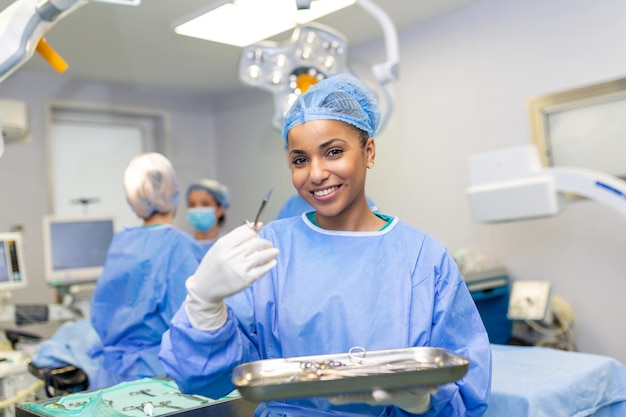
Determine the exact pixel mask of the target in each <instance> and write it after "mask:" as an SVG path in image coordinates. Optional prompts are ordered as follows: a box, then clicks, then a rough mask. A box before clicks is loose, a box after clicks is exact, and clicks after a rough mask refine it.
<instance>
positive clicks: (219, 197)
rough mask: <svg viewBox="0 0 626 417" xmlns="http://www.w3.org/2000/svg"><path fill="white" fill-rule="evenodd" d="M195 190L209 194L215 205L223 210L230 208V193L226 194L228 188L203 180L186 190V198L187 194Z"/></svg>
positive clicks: (213, 181) (215, 182) (212, 181)
mask: <svg viewBox="0 0 626 417" xmlns="http://www.w3.org/2000/svg"><path fill="white" fill-rule="evenodd" d="M195 190H202V191H206V192H207V193H209V194H211V195H212V196H213V198H214V199H215V201H216V202H217V204H219V205H220V206H222V207H224V208H228V207H229V206H230V193H229V192H228V187H227V186H225V185H222V184H220V183H219V182H217V181H215V180H209V179H205V180H198V181H196V182H194V183H193V184H191V185H190V186H189V188H187V198H189V194H190V193H191V192H192V191H195Z"/></svg>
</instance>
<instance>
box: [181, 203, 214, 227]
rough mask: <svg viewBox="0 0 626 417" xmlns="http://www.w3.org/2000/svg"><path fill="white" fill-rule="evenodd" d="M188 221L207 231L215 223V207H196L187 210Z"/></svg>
mask: <svg viewBox="0 0 626 417" xmlns="http://www.w3.org/2000/svg"><path fill="white" fill-rule="evenodd" d="M187 221H188V222H189V223H191V225H192V226H193V227H195V228H196V229H198V230H200V231H201V232H206V231H207V230H209V229H210V228H212V227H213V226H214V225H215V222H216V221H217V218H216V217H215V207H195V208H190V209H188V210H187Z"/></svg>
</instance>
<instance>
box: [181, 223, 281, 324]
mask: <svg viewBox="0 0 626 417" xmlns="http://www.w3.org/2000/svg"><path fill="white" fill-rule="evenodd" d="M257 226H258V227H257V229H258V230H260V228H261V227H262V224H260V223H259V224H258V225H257ZM277 256H278V249H276V248H274V247H273V246H272V244H271V243H270V242H269V241H268V240H265V239H261V238H260V237H259V235H258V234H257V232H256V230H253V229H252V227H251V226H250V225H249V224H244V225H241V226H239V227H237V228H236V229H233V230H232V231H231V232H229V233H228V234H226V235H224V236H223V237H221V238H219V239H218V240H217V242H215V244H214V245H213V246H212V247H211V249H209V251H208V252H207V253H206V255H204V258H203V259H202V262H200V265H199V266H198V269H196V272H195V273H194V274H193V275H192V276H191V277H189V278H188V279H187V282H186V286H187V298H186V300H185V310H186V311H187V316H188V317H189V322H190V323H191V325H192V326H193V327H195V328H197V329H202V330H215V329H218V328H220V327H222V326H223V325H224V323H225V322H226V317H227V312H226V305H225V304H224V298H226V297H228V296H230V295H233V294H236V293H238V292H239V291H241V290H243V289H245V288H247V287H248V286H249V285H250V284H252V283H253V282H254V281H256V280H257V279H259V278H261V277H262V276H263V275H265V274H266V273H267V271H269V270H270V269H272V268H273V267H274V266H275V265H276V257H277Z"/></svg>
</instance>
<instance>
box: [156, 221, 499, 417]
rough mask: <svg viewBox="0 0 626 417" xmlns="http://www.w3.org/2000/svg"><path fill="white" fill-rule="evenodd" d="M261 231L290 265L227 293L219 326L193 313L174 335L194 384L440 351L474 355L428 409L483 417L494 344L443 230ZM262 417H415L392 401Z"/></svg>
mask: <svg viewBox="0 0 626 417" xmlns="http://www.w3.org/2000/svg"><path fill="white" fill-rule="evenodd" d="M260 235H261V236H262V237H263V238H265V239H268V240H269V241H271V242H272V243H273V245H274V246H275V247H277V248H279V249H280V255H279V257H278V263H277V266H276V267H275V268H273V269H272V270H271V271H270V272H268V273H267V275H266V276H264V277H262V278H261V279H260V280H258V281H257V282H255V283H254V284H253V285H252V286H251V287H249V288H247V289H246V290H244V291H242V292H240V293H238V294H236V295H234V296H232V297H230V298H228V299H227V306H228V319H227V321H226V324H225V325H224V326H223V327H221V328H219V329H217V330H215V331H201V330H198V329H195V328H193V327H192V326H191V325H190V323H189V320H188V317H187V315H186V312H185V309H184V308H181V309H180V310H179V311H178V312H177V313H176V315H175V316H174V318H173V320H172V323H171V326H170V330H169V331H168V332H166V333H165V335H164V337H163V342H162V345H161V354H160V359H161V361H162V363H163V365H164V369H165V371H166V374H167V375H169V376H171V377H172V378H173V379H174V380H175V381H176V383H177V384H178V386H179V387H181V389H182V390H183V391H185V392H188V393H196V394H203V395H206V396H209V397H213V398H219V397H220V396H222V395H224V394H226V393H228V392H230V390H232V389H233V384H232V382H231V375H232V370H233V369H234V367H235V366H236V365H239V364H241V363H246V362H251V361H256V360H260V359H270V358H286V357H295V356H307V355H320V354H332V353H337V354H342V353H346V352H348V350H349V349H350V348H351V347H354V346H363V347H365V348H366V349H368V350H379V349H394V348H406V347H418V346H431V347H440V348H445V349H449V350H452V351H454V352H457V353H458V354H460V355H463V356H465V357H467V358H469V359H470V360H471V364H470V367H469V369H468V372H467V374H466V375H465V376H464V377H463V378H462V379H461V380H459V381H457V382H456V383H448V384H445V385H441V386H439V389H438V391H437V392H436V393H435V394H433V395H432V396H431V404H432V407H431V409H430V411H429V412H428V413H427V414H426V415H428V416H446V417H450V416H467V417H473V416H480V415H482V414H483V413H484V412H485V410H486V408H487V401H488V398H489V393H490V388H491V349H490V345H489V339H488V336H487V332H486V331H485V327H484V325H483V323H482V320H481V318H480V316H479V313H478V310H477V309H476V306H475V304H474V302H473V300H472V297H471V295H470V293H469V291H468V289H467V286H466V284H465V282H464V280H463V278H462V276H461V274H460V272H459V270H458V268H457V265H456V263H455V261H454V259H453V258H452V256H451V255H450V254H449V252H448V251H447V250H446V248H445V247H444V246H443V245H442V244H441V243H439V242H438V241H436V240H435V239H433V238H432V237H431V236H429V235H427V234H425V233H423V232H421V231H420V230H418V229H416V228H415V227H412V226H410V225H408V224H406V223H403V222H400V221H398V219H397V218H396V219H394V220H393V221H392V223H391V224H390V225H389V226H388V227H386V228H384V229H383V230H382V231H377V232H344V231H331V230H324V229H321V228H318V227H316V226H315V225H313V224H312V223H311V222H309V220H308V219H307V218H306V215H303V216H301V217H291V218H287V219H282V220H276V221H272V222H270V223H268V224H267V225H266V226H265V227H264V228H263V229H262V230H261V231H260ZM256 415H257V416H299V417H300V416H330V415H332V416H354V415H369V416H372V415H380V416H403V415H410V414H408V413H407V412H406V411H404V410H402V409H400V408H396V407H392V406H387V407H382V406H378V407H371V406H368V405H365V404H349V405H344V406H336V405H332V404H330V403H329V402H328V401H327V400H326V399H322V398H311V399H298V400H287V401H272V402H269V403H267V404H262V405H260V406H259V407H258V408H257V411H256Z"/></svg>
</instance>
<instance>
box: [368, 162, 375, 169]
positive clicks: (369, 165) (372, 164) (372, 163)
mask: <svg viewBox="0 0 626 417" xmlns="http://www.w3.org/2000/svg"><path fill="white" fill-rule="evenodd" d="M372 168H374V161H371V162H370V163H369V164H367V169H372Z"/></svg>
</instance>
